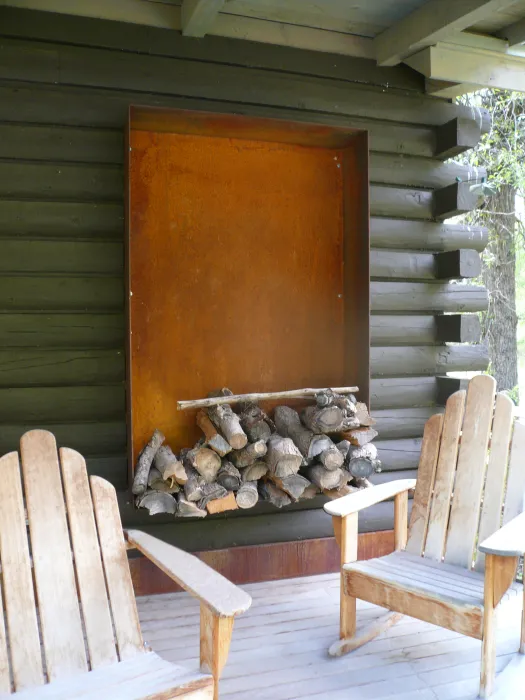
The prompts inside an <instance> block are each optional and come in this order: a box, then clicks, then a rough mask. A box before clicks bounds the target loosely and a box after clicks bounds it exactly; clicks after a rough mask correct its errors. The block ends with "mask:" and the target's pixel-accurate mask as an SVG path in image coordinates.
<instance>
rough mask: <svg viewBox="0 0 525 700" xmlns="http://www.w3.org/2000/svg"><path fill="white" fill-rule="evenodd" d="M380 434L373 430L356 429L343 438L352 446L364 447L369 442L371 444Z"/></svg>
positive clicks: (347, 432)
mask: <svg viewBox="0 0 525 700" xmlns="http://www.w3.org/2000/svg"><path fill="white" fill-rule="evenodd" d="M378 434H379V433H378V432H377V430H374V429H373V428H366V427H365V428H354V430H347V431H345V432H344V433H343V437H344V438H345V439H346V440H348V441H349V442H350V443H351V444H352V445H357V446H358V447H363V445H366V444H367V442H371V441H372V440H373V439H374V438H375V437H377V435H378Z"/></svg>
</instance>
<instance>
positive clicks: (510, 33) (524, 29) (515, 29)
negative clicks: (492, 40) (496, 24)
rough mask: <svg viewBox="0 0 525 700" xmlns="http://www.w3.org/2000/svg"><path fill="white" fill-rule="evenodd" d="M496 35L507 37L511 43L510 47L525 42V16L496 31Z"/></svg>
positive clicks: (506, 39)
mask: <svg viewBox="0 0 525 700" xmlns="http://www.w3.org/2000/svg"><path fill="white" fill-rule="evenodd" d="M496 35H497V36H499V38H500V39H505V41H507V42H508V44H509V48H512V47H514V46H519V45H520V44H523V43H525V18H524V19H520V20H518V21H517V22H514V24H509V25H508V27H504V28H503V29H500V30H499V32H496Z"/></svg>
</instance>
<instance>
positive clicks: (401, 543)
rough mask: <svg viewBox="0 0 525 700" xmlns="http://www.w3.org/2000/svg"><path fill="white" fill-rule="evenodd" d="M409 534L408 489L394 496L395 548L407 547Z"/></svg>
mask: <svg viewBox="0 0 525 700" xmlns="http://www.w3.org/2000/svg"><path fill="white" fill-rule="evenodd" d="M407 536H408V491H403V493H398V494H397V495H396V496H394V548H395V549H396V551H397V550H398V549H405V547H406V546H407Z"/></svg>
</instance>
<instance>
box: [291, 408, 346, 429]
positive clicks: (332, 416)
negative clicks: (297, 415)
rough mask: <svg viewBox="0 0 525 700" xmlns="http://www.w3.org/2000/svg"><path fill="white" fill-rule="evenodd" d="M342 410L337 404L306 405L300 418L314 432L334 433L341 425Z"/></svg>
mask: <svg viewBox="0 0 525 700" xmlns="http://www.w3.org/2000/svg"><path fill="white" fill-rule="evenodd" d="M343 418H344V416H343V412H342V411H341V409H340V408H339V407H338V406H325V407H323V408H320V407H319V406H307V407H306V408H305V409H303V412H302V414H301V420H302V421H303V423H304V425H306V427H307V428H309V429H310V430H311V431H312V432H314V433H336V432H337V431H338V430H341V426H342V425H343Z"/></svg>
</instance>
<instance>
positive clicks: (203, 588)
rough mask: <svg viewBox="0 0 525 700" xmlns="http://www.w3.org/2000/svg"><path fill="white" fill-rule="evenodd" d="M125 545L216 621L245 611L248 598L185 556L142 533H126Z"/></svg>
mask: <svg viewBox="0 0 525 700" xmlns="http://www.w3.org/2000/svg"><path fill="white" fill-rule="evenodd" d="M125 535H126V539H127V541H128V543H129V544H130V545H132V546H134V547H136V548H137V549H138V550H139V551H140V552H142V554H144V556H146V557H147V558H148V559H150V560H151V561H152V562H153V563H154V564H156V565H157V566H158V567H159V569H161V570H162V571H164V573H165V574H166V575H167V576H169V577H170V578H171V579H173V581H175V582H176V583H178V584H179V586H181V587H182V588H184V589H185V590H186V591H188V592H189V593H191V594H192V595H193V596H195V597H196V598H198V599H199V600H200V601H201V603H203V604H204V605H205V606H206V607H207V608H209V609H210V610H211V612H213V613H214V614H215V615H216V616H218V617H233V616H234V615H239V614H240V613H243V612H245V611H246V610H248V608H249V607H250V605H251V603H252V599H251V597H250V596H249V595H248V594H247V593H245V592H244V591H243V590H241V589H240V588H238V587H237V586H236V585H235V584H233V583H231V581H228V579H226V578H224V576H222V575H221V574H219V573H217V572H216V571H214V570H213V569H211V568H210V567H209V566H208V565H207V564H205V563H204V562H202V561H201V560H200V559H198V558H197V557H195V556H193V555H192V554H188V553H187V552H184V551H182V550H181V549H177V548H176V547H173V546H172V545H170V544H167V543H166V542H163V541H162V540H159V539H157V538H156V537H152V536H151V535H148V534H146V533H145V532H141V531H140V530H126V531H125Z"/></svg>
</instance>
